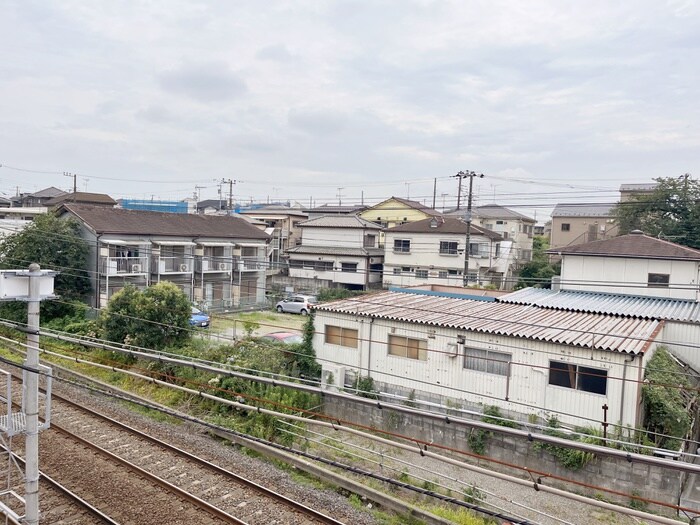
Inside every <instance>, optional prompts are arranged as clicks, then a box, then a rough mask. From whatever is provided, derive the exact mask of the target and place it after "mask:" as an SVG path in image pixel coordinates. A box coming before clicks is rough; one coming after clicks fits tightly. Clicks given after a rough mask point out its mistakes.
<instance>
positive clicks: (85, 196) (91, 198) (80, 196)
mask: <svg viewBox="0 0 700 525" xmlns="http://www.w3.org/2000/svg"><path fill="white" fill-rule="evenodd" d="M64 202H77V203H81V204H105V205H110V206H114V205H115V204H117V201H115V200H114V199H113V198H112V197H110V196H109V195H107V194H106V193H87V192H84V191H78V192H75V193H64V194H63V195H59V196H58V197H54V198H53V199H51V200H48V201H46V203H45V204H46V205H47V206H56V205H58V204H61V203H64Z"/></svg>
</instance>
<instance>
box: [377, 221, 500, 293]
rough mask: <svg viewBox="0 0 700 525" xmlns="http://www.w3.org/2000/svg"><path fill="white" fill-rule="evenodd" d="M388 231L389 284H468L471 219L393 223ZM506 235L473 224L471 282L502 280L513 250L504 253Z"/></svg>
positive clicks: (386, 278) (386, 266)
mask: <svg viewBox="0 0 700 525" xmlns="http://www.w3.org/2000/svg"><path fill="white" fill-rule="evenodd" d="M384 234H385V246H384V250H385V255H384V277H383V279H382V282H383V284H384V286H385V287H389V286H415V285H422V284H442V285H453V286H461V285H462V283H463V281H464V265H465V245H466V242H467V240H466V234H467V223H465V222H464V221H462V220H461V219H457V218H455V217H441V216H437V217H431V218H429V219H423V220H421V221H416V222H408V223H406V224H401V225H399V226H395V227H393V228H389V229H387V230H385V232H384ZM501 241H502V237H501V236H500V235H498V234H497V233H495V232H492V231H490V230H487V229H485V228H482V227H479V226H476V225H474V224H472V225H471V230H470V239H469V278H468V282H469V283H470V284H475V285H477V284H481V285H488V284H495V285H497V286H500V284H501V280H502V278H503V274H504V272H505V271H506V270H507V267H508V256H507V251H506V253H504V254H501Z"/></svg>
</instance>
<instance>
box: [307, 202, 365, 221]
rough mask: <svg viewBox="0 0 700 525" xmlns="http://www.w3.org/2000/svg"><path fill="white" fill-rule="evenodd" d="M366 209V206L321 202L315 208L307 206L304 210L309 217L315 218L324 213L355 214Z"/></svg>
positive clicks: (322, 215) (324, 214)
mask: <svg viewBox="0 0 700 525" xmlns="http://www.w3.org/2000/svg"><path fill="white" fill-rule="evenodd" d="M366 209H367V206H364V205H360V206H355V205H351V206H341V205H338V206H336V205H334V204H323V205H321V206H317V207H315V208H308V209H305V210H304V213H306V214H307V215H308V217H309V219H316V218H318V217H324V216H326V215H357V214H358V213H360V212H362V211H364V210H366Z"/></svg>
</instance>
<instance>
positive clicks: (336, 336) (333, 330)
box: [326, 324, 357, 348]
mask: <svg viewBox="0 0 700 525" xmlns="http://www.w3.org/2000/svg"><path fill="white" fill-rule="evenodd" d="M326 343H328V344H329V345H338V346H347V347H348V348H357V330H354V329H352V328H343V327H342V326H331V325H329V324H327V325H326Z"/></svg>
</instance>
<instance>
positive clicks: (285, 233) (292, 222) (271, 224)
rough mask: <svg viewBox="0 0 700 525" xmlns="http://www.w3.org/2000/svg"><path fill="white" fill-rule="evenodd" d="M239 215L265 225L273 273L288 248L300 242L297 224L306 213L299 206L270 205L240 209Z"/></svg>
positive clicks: (304, 217)
mask: <svg viewBox="0 0 700 525" xmlns="http://www.w3.org/2000/svg"><path fill="white" fill-rule="evenodd" d="M239 213H240V215H244V216H246V217H251V218H253V219H257V220H259V221H262V222H264V223H265V224H266V225H267V228H268V229H266V230H265V231H266V232H267V233H268V234H269V235H270V236H271V237H272V240H271V242H270V253H269V254H268V260H269V263H270V269H274V270H275V273H276V271H277V270H278V269H279V267H280V263H282V262H283V257H284V254H285V253H286V251H287V250H288V249H289V248H292V247H294V246H296V245H298V244H301V228H300V227H299V224H300V223H301V222H303V221H305V220H306V218H307V215H306V213H305V212H303V211H302V210H301V209H299V208H292V207H289V206H281V205H270V206H263V207H261V208H256V209H253V210H241V211H240V212H239Z"/></svg>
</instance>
